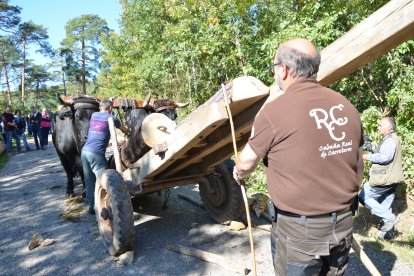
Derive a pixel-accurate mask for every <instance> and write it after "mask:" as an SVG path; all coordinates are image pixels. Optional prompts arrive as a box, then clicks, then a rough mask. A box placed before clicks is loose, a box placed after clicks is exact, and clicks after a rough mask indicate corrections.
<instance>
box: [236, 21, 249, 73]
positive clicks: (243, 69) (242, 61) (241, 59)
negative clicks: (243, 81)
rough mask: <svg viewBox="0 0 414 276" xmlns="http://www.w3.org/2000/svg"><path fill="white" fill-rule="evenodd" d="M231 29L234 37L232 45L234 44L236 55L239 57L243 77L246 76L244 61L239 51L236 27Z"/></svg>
mask: <svg viewBox="0 0 414 276" xmlns="http://www.w3.org/2000/svg"><path fill="white" fill-rule="evenodd" d="M233 29H234V36H235V42H234V44H236V49H237V55H238V56H239V59H240V66H241V68H242V71H243V76H247V68H246V61H245V60H244V56H243V53H242V51H241V47H240V40H239V35H238V33H237V29H236V27H234V28H233Z"/></svg>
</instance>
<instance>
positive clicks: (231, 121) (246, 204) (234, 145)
mask: <svg viewBox="0 0 414 276" xmlns="http://www.w3.org/2000/svg"><path fill="white" fill-rule="evenodd" d="M221 89H222V90H223V98H224V102H225V103H226V109H227V114H228V116H229V121H230V129H231V137H232V140H233V149H234V156H235V157H236V159H237V157H238V152H237V144H236V135H235V131H234V124H233V117H232V115H231V110H230V105H229V100H228V99H227V91H226V87H225V86H224V84H221ZM239 184H240V189H241V191H242V194H243V201H244V208H245V210H246V218H247V225H248V228H249V239H250V251H251V253H252V265H253V275H254V276H256V275H257V274H256V256H255V252H254V240H253V232H252V221H251V219H250V209H249V203H248V201H247V195H246V189H245V188H244V182H243V181H240V182H239Z"/></svg>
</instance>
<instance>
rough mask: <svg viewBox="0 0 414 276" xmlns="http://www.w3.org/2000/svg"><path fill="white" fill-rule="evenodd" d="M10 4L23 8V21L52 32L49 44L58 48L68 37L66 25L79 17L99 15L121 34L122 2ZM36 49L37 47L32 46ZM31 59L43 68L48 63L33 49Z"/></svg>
mask: <svg viewBox="0 0 414 276" xmlns="http://www.w3.org/2000/svg"><path fill="white" fill-rule="evenodd" d="M9 5H12V6H19V7H21V8H22V11H21V13H20V16H21V18H22V21H24V22H26V21H30V20H31V21H33V23H35V24H38V25H43V26H44V27H46V28H47V30H48V35H49V42H50V43H51V45H52V47H53V48H54V49H56V48H58V47H60V42H61V41H62V40H63V38H65V36H66V34H65V25H66V23H67V22H68V21H69V20H70V19H72V18H75V17H80V16H81V15H84V14H96V15H98V16H99V17H101V18H102V19H105V20H106V22H107V23H108V27H109V28H110V29H113V30H115V31H116V32H118V31H119V25H118V21H119V19H120V18H121V4H120V3H119V0H10V1H9ZM32 48H33V46H32ZM28 58H30V59H34V60H35V63H36V64H39V65H42V63H44V62H47V60H46V59H45V58H43V57H41V55H39V54H36V53H34V48H33V49H29V56H28Z"/></svg>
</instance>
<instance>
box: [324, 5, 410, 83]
mask: <svg viewBox="0 0 414 276" xmlns="http://www.w3.org/2000/svg"><path fill="white" fill-rule="evenodd" d="M413 37H414V0H393V1H390V2H388V3H387V4H386V5H384V6H383V7H382V8H380V9H379V10H377V11H376V12H374V13H373V14H372V15H370V16H369V17H367V18H366V19H365V20H364V21H362V22H361V23H360V24H358V25H356V26H355V27H354V28H352V29H351V30H350V31H348V32H347V33H346V34H344V35H343V36H342V37H340V38H339V39H337V40H336V41H335V42H333V43H332V44H330V45H329V46H328V47H326V48H325V49H323V50H322V51H321V58H322V61H321V65H320V68H319V72H318V80H319V82H320V83H321V84H322V85H329V84H331V83H333V82H335V81H337V80H339V79H341V78H342V77H344V76H346V75H349V74H351V73H352V72H354V71H355V70H357V69H358V68H360V67H362V66H365V65H366V64H368V63H369V62H371V61H373V60H374V59H376V58H378V57H380V56H382V55H383V54H385V53H386V52H388V51H389V50H391V49H392V48H394V47H395V46H397V45H399V44H401V43H402V42H404V41H407V40H409V39H412V38H413Z"/></svg>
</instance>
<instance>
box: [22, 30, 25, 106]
mask: <svg viewBox="0 0 414 276" xmlns="http://www.w3.org/2000/svg"><path fill="white" fill-rule="evenodd" d="M25 66H26V39H24V38H23V62H22V82H21V86H22V103H23V106H24V98H25V95H24V68H25Z"/></svg>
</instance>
